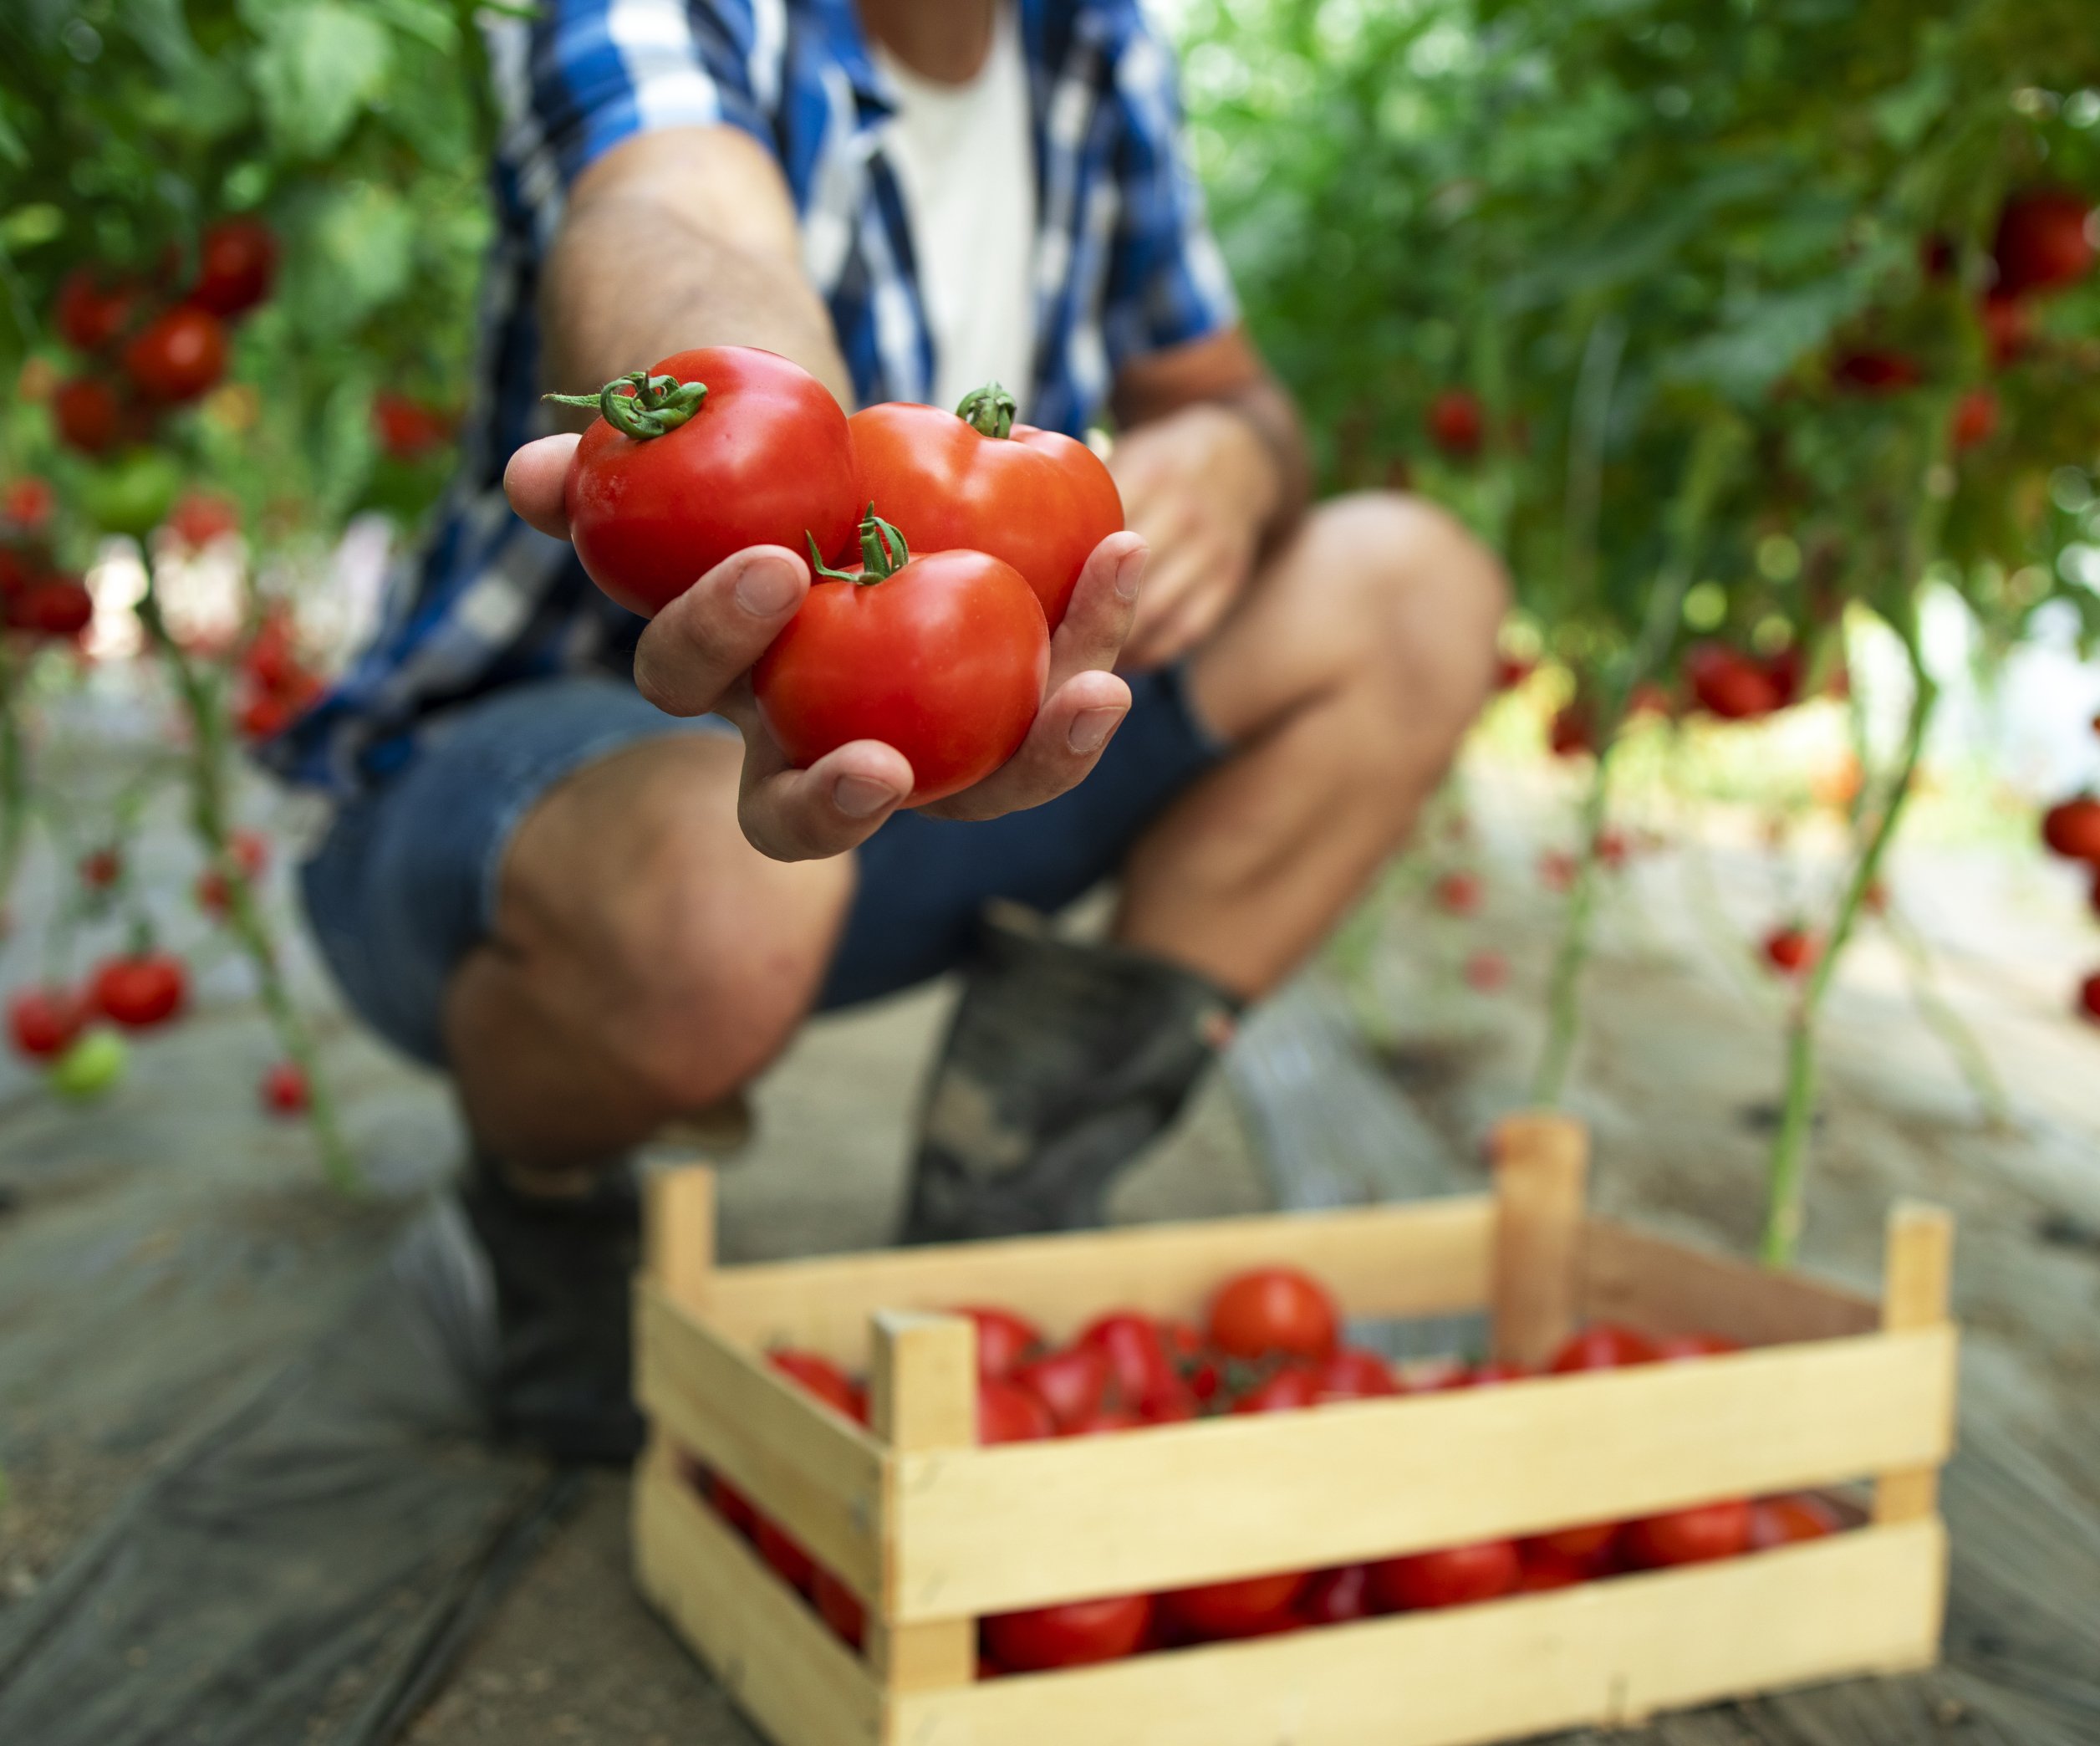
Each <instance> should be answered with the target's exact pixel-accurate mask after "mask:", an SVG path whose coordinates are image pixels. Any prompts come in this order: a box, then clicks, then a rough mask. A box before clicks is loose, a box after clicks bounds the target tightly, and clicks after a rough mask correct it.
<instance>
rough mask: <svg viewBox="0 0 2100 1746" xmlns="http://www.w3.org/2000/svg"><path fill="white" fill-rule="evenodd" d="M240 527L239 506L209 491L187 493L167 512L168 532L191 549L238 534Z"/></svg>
mask: <svg viewBox="0 0 2100 1746" xmlns="http://www.w3.org/2000/svg"><path fill="white" fill-rule="evenodd" d="M240 526H241V511H240V508H239V506H238V505H237V504H236V503H233V502H232V501H231V500H230V499H228V498H222V497H219V496H217V495H215V494H214V493H211V492H208V491H186V492H184V493H182V496H181V498H180V499H178V500H177V502H176V506H175V508H172V509H171V510H170V511H169V512H168V531H169V532H170V533H171V534H174V535H175V537H176V539H179V540H181V542H182V544H185V545H186V546H189V547H191V548H192V549H195V548H198V547H202V546H208V545H209V544H212V541H213V540H215V539H222V538H223V537H224V536H225V535H227V534H233V533H237V532H238V531H239V530H240Z"/></svg>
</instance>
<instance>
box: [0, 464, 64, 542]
mask: <svg viewBox="0 0 2100 1746" xmlns="http://www.w3.org/2000/svg"><path fill="white" fill-rule="evenodd" d="M58 507H59V499H58V494H57V493H55V492H54V491H53V490H52V488H51V482H50V481H49V480H48V479H41V478H38V477H37V476H36V475H35V474H34V473H25V474H23V477H20V478H18V479H11V480H9V481H8V488H7V490H6V492H5V493H0V521H4V522H7V523H9V524H10V525H11V526H13V528H14V529H15V530H16V531H17V532H18V533H21V534H41V533H42V532H43V530H44V528H46V527H48V525H49V524H50V521H51V515H52V512H53V511H54V510H55V509H56V508H58Z"/></svg>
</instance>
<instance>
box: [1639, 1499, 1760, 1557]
mask: <svg viewBox="0 0 2100 1746" xmlns="http://www.w3.org/2000/svg"><path fill="white" fill-rule="evenodd" d="M1618 1549H1619V1555H1620V1556H1621V1557H1623V1559H1624V1560H1626V1562H1627V1563H1628V1564H1629V1565H1633V1566H1634V1568H1635V1569H1637V1570H1662V1569H1664V1568H1667V1567H1668V1566H1670V1565H1688V1564H1705V1563H1708V1562H1710V1560H1714V1559H1716V1558H1733V1557H1734V1556H1735V1555H1736V1554H1737V1553H1739V1552H1746V1551H1748V1550H1749V1549H1750V1504H1749V1501H1748V1500H1747V1499H1746V1498H1728V1499H1726V1500H1725V1501H1723V1502H1721V1503H1719V1504H1695V1505H1694V1506H1693V1507H1692V1508H1691V1509H1673V1510H1669V1511H1668V1512H1666V1513H1665V1514H1662V1515H1652V1516H1644V1517H1642V1518H1641V1519H1639V1521H1636V1522H1629V1523H1628V1524H1626V1525H1625V1527H1624V1528H1623V1529H1621V1530H1620V1531H1619V1539H1618Z"/></svg>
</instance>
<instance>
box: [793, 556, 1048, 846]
mask: <svg viewBox="0 0 2100 1746" xmlns="http://www.w3.org/2000/svg"><path fill="white" fill-rule="evenodd" d="M879 525H880V524H879V523H875V522H874V521H873V520H872V519H870V520H869V521H868V522H864V523H862V527H863V529H864V552H865V553H866V557H865V559H864V562H863V564H858V565H855V566H854V571H853V572H851V573H849V574H844V575H842V576H841V578H840V579H837V580H820V581H818V583H817V584H816V585H815V586H813V588H811V590H809V592H808V595H806V596H805V597H804V598H803V603H802V605H801V608H800V609H799V610H798V611H797V612H796V614H795V615H794V617H793V618H792V619H790V620H788V621H787V628H786V629H785V630H783V631H782V632H781V633H780V635H779V636H777V637H775V638H774V639H773V642H772V647H770V648H768V649H767V651H766V652H765V654H764V655H763V656H761V657H760V659H759V662H758V665H757V666H756V667H754V668H753V669H752V689H753V690H754V691H755V692H757V697H758V709H759V713H760V714H761V715H762V716H763V717H765V721H766V727H767V731H768V732H769V733H772V737H773V738H774V739H775V740H776V741H777V743H779V745H780V748H781V749H782V751H784V752H785V753H787V757H788V758H789V759H790V761H792V762H793V763H797V764H799V765H803V766H804V767H807V766H808V765H810V764H813V763H816V761H817V760H818V758H822V757H823V755H824V753H827V752H829V751H833V750H834V749H835V748H838V747H840V746H843V745H844V744H846V743H848V742H849V741H851V740H857V739H875V740H881V741H882V742H884V743H885V744H887V745H891V746H895V748H897V750H898V751H900V752H901V753H904V755H905V760H906V762H908V763H910V765H911V773H912V790H911V793H910V796H909V797H908V798H907V799H906V801H905V804H906V805H908V806H923V805H925V804H926V803H927V802H928V801H930V800H939V799H942V798H944V797H945V796H946V795H949V794H956V793H959V792H961V790H962V789H966V788H968V787H969V786H970V785H971V784H973V783H976V782H981V781H982V780H983V779H985V778H986V777H987V776H989V775H990V774H991V773H992V772H993V771H994V770H996V769H997V768H999V767H1000V765H1002V764H1003V763H1005V762H1006V761H1007V759H1008V758H1012V756H1013V754H1014V753H1016V752H1017V751H1018V750H1019V749H1020V747H1021V743H1022V740H1024V739H1026V738H1027V736H1028V729H1029V728H1031V727H1032V725H1033V724H1034V722H1035V718H1036V711H1037V708H1038V707H1041V705H1042V687H1043V682H1044V681H1045V680H1047V678H1048V677H1049V673H1050V633H1049V631H1048V629H1047V627H1046V626H1045V625H1044V623H1043V618H1042V606H1041V605H1039V604H1037V600H1036V597H1035V596H1034V595H1032V594H1031V593H1030V592H1029V591H1028V585H1027V583H1025V582H1023V581H1022V579H1021V577H1020V574H1018V572H1017V571H1016V570H1015V569H1013V568H1012V566H1011V565H1009V564H1002V563H1001V562H1000V561H999V560H998V559H996V558H991V557H987V556H986V555H985V554H983V553H981V552H966V551H951V552H935V553H934V554H931V555H930V556H922V557H917V558H913V557H910V555H909V552H908V550H903V549H900V547H901V546H902V542H895V543H889V542H888V540H887V536H884V535H882V534H879V532H878V531H877V530H878V528H879ZM891 531H892V532H894V529H893V530H891ZM899 559H901V560H902V561H901V563H899V562H898V561H897V560H899Z"/></svg>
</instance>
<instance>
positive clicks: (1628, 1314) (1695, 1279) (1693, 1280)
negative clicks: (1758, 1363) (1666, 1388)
mask: <svg viewBox="0 0 2100 1746" xmlns="http://www.w3.org/2000/svg"><path fill="white" fill-rule="evenodd" d="M1581 1266H1582V1275H1583V1283H1582V1289H1581V1301H1582V1306H1583V1316H1584V1318H1585V1319H1586V1320H1591V1321H1623V1322H1630V1323H1631V1324H1632V1325H1634V1326H1635V1327H1637V1328H1640V1329H1643V1330H1646V1331H1648V1332H1649V1333H1654V1334H1689V1333H1694V1332H1698V1333H1707V1334H1720V1335H1726V1336H1727V1337H1728V1338H1729V1339H1730V1340H1740V1341H1741V1342H1742V1343H1743V1344H1744V1345H1784V1344H1787V1343H1788V1342H1791V1341H1795V1340H1839V1339H1843V1338H1844V1337H1845V1336H1847V1335H1853V1334H1864V1333H1867V1332H1868V1331H1869V1330H1872V1329H1873V1328H1876V1327H1878V1326H1879V1325H1880V1322H1881V1310H1880V1306H1879V1305H1878V1304H1876V1303H1874V1302H1873V1300H1872V1299H1868V1298H1863V1297H1858V1296H1856V1295H1854V1294H1853V1293H1851V1292H1848V1291H1842V1290H1840V1289H1838V1288H1837V1287H1836V1286H1833V1285H1824V1284H1819V1283H1817V1281H1815V1280H1812V1279H1804V1278H1803V1277H1802V1275H1801V1274H1791V1273H1788V1274H1781V1273H1773V1272H1771V1270H1770V1269H1766V1268H1762V1267H1755V1266H1752V1265H1751V1264H1750V1263H1748V1262H1746V1261H1736V1260H1732V1259H1730V1258H1728V1257H1726V1256H1725V1255H1714V1254H1708V1253H1705V1252H1704V1251H1703V1250H1700V1249H1695V1248H1688V1247H1687V1246H1686V1245H1685V1244H1683V1243H1673V1242H1671V1241H1669V1239H1668V1238H1662V1237H1656V1236H1653V1235H1651V1234H1650V1233H1648V1232H1645V1231H1639V1230H1636V1229H1634V1228H1633V1227H1632V1226H1630V1225H1623V1224H1618V1223H1614V1222H1613V1220H1610V1219H1607V1218H1593V1219H1590V1220H1589V1221H1588V1223H1587V1225H1586V1227H1585V1228H1584V1234H1583V1258H1582V1264H1581Z"/></svg>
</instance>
